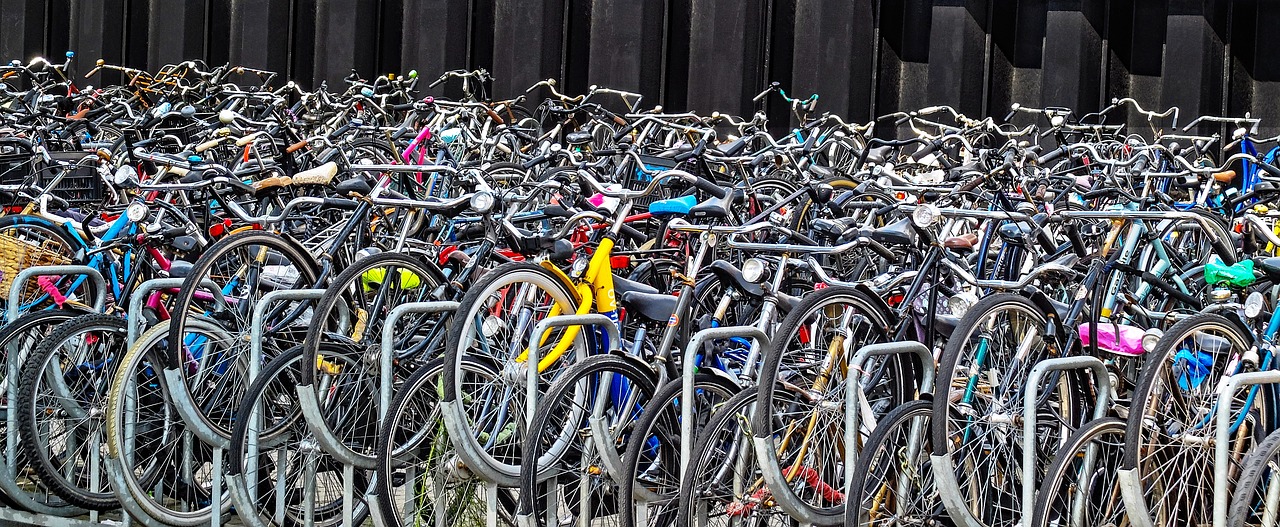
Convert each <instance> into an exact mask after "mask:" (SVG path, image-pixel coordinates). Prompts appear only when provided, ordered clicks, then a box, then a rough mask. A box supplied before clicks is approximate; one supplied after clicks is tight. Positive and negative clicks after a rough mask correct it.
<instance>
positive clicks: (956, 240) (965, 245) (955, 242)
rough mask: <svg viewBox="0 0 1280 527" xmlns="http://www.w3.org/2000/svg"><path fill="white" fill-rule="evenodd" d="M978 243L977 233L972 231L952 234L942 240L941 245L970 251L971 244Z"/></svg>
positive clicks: (971, 248)
mask: <svg viewBox="0 0 1280 527" xmlns="http://www.w3.org/2000/svg"><path fill="white" fill-rule="evenodd" d="M977 243H978V234H977V233H974V232H970V233H966V234H961V235H959V236H952V237H950V238H947V239H946V240H943V241H942V246H943V247H946V248H948V249H956V250H959V251H972V250H973V246H974V245H976V244H977Z"/></svg>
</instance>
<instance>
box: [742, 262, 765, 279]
mask: <svg viewBox="0 0 1280 527" xmlns="http://www.w3.org/2000/svg"><path fill="white" fill-rule="evenodd" d="M764 270H765V267H764V261H763V260H761V259H759V258H747V261H745V262H742V279H743V280H746V281H748V282H751V283H753V284H758V283H760V280H763V279H764Z"/></svg>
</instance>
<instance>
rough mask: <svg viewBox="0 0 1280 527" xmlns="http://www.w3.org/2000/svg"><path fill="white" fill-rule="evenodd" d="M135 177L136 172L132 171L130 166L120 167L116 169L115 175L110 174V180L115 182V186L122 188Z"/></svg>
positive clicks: (136, 175)
mask: <svg viewBox="0 0 1280 527" xmlns="http://www.w3.org/2000/svg"><path fill="white" fill-rule="evenodd" d="M136 177H138V172H137V171H136V170H134V169H133V167H132V166H131V165H122V166H121V167H120V168H117V169H116V172H115V174H112V176H111V180H112V181H113V182H115V184H116V186H123V185H124V184H126V183H128V182H129V180H130V179H134V178H136Z"/></svg>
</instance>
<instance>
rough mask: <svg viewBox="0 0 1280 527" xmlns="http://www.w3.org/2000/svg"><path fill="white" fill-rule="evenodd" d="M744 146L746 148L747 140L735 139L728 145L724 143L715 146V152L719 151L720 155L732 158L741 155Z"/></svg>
mask: <svg viewBox="0 0 1280 527" xmlns="http://www.w3.org/2000/svg"><path fill="white" fill-rule="evenodd" d="M746 146H747V140H746V139H743V138H741V137H739V138H738V139H735V140H733V141H730V142H728V143H725V144H722V145H716V150H719V151H720V153H721V154H724V155H726V156H730V157H733V156H737V155H738V154H740V153H742V150H743V149H744V148H746Z"/></svg>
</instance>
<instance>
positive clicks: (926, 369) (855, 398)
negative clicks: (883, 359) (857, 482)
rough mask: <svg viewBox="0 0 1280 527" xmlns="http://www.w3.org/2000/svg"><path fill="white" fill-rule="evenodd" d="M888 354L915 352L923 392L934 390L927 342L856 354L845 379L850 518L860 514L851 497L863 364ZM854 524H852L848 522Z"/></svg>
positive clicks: (847, 511) (885, 344)
mask: <svg viewBox="0 0 1280 527" xmlns="http://www.w3.org/2000/svg"><path fill="white" fill-rule="evenodd" d="M885 355H915V356H916V358H918V359H919V360H920V365H921V370H922V377H921V379H920V388H919V390H920V393H921V394H925V393H933V383H934V377H935V375H936V370H937V368H935V367H934V366H933V354H931V353H929V348H928V347H926V346H925V345H924V344H921V343H919V342H915V341H906V342H882V343H880V344H871V345H867V346H863V347H861V348H859V349H858V352H857V353H855V354H854V356H853V360H852V361H850V362H849V375H848V377H849V379H848V381H847V382H845V391H844V451H845V456H844V457H845V461H844V466H845V471H844V473H845V482H844V489H845V490H844V495H845V516H846V517H847V518H850V519H851V521H856V518H857V515H856V514H855V513H854V512H853V510H852V509H851V508H850V507H851V502H850V499H851V497H852V496H853V495H854V491H853V478H852V477H850V476H851V475H852V471H853V467H854V465H855V464H856V463H857V461H858V454H859V453H860V452H859V451H858V430H859V428H860V427H861V426H862V389H861V388H862V376H863V374H864V373H865V372H864V371H863V370H862V365H863V364H864V363H866V362H867V359H870V358H871V357H879V356H885ZM846 525H852V523H846Z"/></svg>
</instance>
